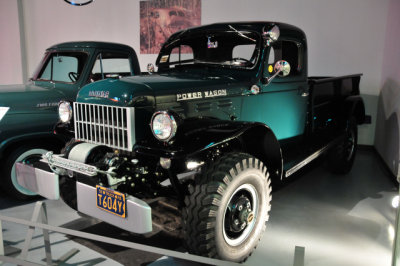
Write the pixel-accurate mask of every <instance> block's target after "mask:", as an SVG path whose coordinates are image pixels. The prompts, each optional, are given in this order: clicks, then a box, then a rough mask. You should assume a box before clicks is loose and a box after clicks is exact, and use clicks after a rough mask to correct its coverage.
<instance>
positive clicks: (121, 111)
mask: <svg viewBox="0 0 400 266" xmlns="http://www.w3.org/2000/svg"><path fill="white" fill-rule="evenodd" d="M74 110H75V112H74V119H75V138H76V139H77V140H81V141H86V142H89V143H95V144H101V145H107V146H109V147H112V148H116V149H121V150H128V151H130V150H131V149H132V146H133V144H134V143H135V134H134V132H135V129H134V125H135V123H134V120H133V119H134V108H133V107H114V106H108V105H100V104H86V103H74Z"/></svg>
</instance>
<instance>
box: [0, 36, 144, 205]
mask: <svg viewBox="0 0 400 266" xmlns="http://www.w3.org/2000/svg"><path fill="white" fill-rule="evenodd" d="M138 73H140V69H139V63H138V60H137V57H136V53H135V51H134V50H133V49H132V48H131V47H129V46H126V45H121V44H115V43H105V42H68V43H60V44H57V45H54V46H52V47H50V48H48V49H47V50H46V53H45V55H44V57H43V60H42V61H41V63H40V65H39V67H38V68H37V70H36V71H35V73H34V75H33V78H32V79H31V80H30V82H29V83H28V84H25V85H3V86H0V161H1V164H0V170H1V182H0V184H1V186H2V187H3V189H4V191H6V192H7V193H8V194H9V195H11V196H13V197H15V198H18V199H27V198H29V196H31V195H34V194H35V193H32V192H31V191H29V190H26V189H25V188H23V187H21V186H19V185H18V183H17V181H16V176H15V162H17V161H22V160H25V159H29V157H31V156H34V155H37V154H42V153H44V152H46V151H48V150H53V151H59V150H60V148H61V147H63V146H64V145H65V142H64V138H60V137H59V136H60V135H55V134H53V128H54V125H55V123H56V122H57V121H58V118H59V117H58V112H57V109H58V104H59V102H60V101H61V100H67V101H70V102H72V101H74V100H75V98H76V95H77V93H78V90H79V89H80V88H82V87H83V86H84V85H85V84H87V83H91V82H94V81H96V80H100V79H104V78H106V76H107V75H110V74H114V75H115V74H118V75H120V76H123V75H125V76H126V75H129V76H131V75H136V74H138ZM64 107H65V108H68V106H64Z"/></svg>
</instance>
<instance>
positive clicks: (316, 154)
mask: <svg viewBox="0 0 400 266" xmlns="http://www.w3.org/2000/svg"><path fill="white" fill-rule="evenodd" d="M340 140H342V138H341V137H340V138H338V139H336V140H334V141H331V142H330V143H329V144H328V145H326V146H325V147H323V148H321V149H319V150H317V151H316V152H314V153H313V154H311V155H310V156H308V157H307V158H306V159H304V160H303V161H301V162H300V163H298V164H296V165H295V166H293V167H292V168H290V169H289V170H287V171H286V172H285V177H289V176H291V175H293V174H294V173H296V172H297V171H299V170H300V169H301V168H303V167H304V166H306V165H307V164H309V163H310V162H312V161H314V160H315V159H317V158H318V157H319V156H321V155H322V154H324V153H325V152H326V151H327V150H328V149H330V148H331V147H332V146H333V145H335V144H336V143H338V142H339V141H340Z"/></svg>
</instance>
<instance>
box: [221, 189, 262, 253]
mask: <svg viewBox="0 0 400 266" xmlns="http://www.w3.org/2000/svg"><path fill="white" fill-rule="evenodd" d="M258 205H259V199H258V195H257V191H256V189H255V188H254V186H252V185H250V184H243V185H241V186H240V187H238V188H237V189H236V190H235V192H234V193H233V194H232V196H231V197H230V199H229V202H228V205H227V208H226V209H225V213H224V219H223V224H224V226H223V228H224V229H223V235H224V239H225V241H226V242H227V243H228V244H229V245H231V246H238V245H240V244H241V243H243V241H245V240H246V239H247V237H248V236H249V235H250V233H251V231H252V229H253V227H254V225H255V223H256V221H257V219H256V218H257V210H258Z"/></svg>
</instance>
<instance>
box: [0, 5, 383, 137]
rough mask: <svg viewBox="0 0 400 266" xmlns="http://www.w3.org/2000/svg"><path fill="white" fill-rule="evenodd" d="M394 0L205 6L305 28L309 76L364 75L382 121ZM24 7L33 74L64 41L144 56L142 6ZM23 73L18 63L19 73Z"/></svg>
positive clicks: (233, 16) (218, 15) (370, 106)
mask: <svg viewBox="0 0 400 266" xmlns="http://www.w3.org/2000/svg"><path fill="white" fill-rule="evenodd" d="M1 1H4V0H1ZM12 1H13V0H7V2H12ZM14 1H16V0H14ZM389 2H390V0H380V1H376V0H337V1H332V0H280V1H272V0H249V1H243V0H219V1H215V0H202V24H207V23H212V22H221V21H246V20H272V21H273V20H275V21H281V22H287V23H291V24H294V25H297V26H299V27H300V28H302V29H303V30H304V31H305V33H306V35H307V37H308V47H309V50H308V51H309V75H347V74H354V73H363V74H364V76H363V77H362V79H361V93H362V94H363V96H364V98H365V99H366V103H367V112H368V113H369V114H372V115H373V119H372V120H373V122H374V123H375V117H376V116H375V115H376V110H377V108H376V105H377V97H378V95H379V92H380V89H381V80H382V74H381V73H382V64H383V50H384V40H385V32H386V23H387V19H386V18H387V14H388V7H389ZM2 3H4V2H2ZM23 7H24V21H25V24H24V25H25V31H26V40H27V71H28V73H29V74H32V73H33V71H34V69H35V67H36V65H37V63H38V62H39V60H40V59H41V57H42V55H43V52H44V50H45V49H46V48H47V47H49V46H51V45H52V44H55V43H59V42H64V41H74V40H101V41H111V42H120V43H124V44H128V45H130V46H132V47H133V48H134V49H135V50H136V51H137V52H139V51H140V50H139V0H114V1H109V0H96V1H94V2H93V3H92V4H90V5H87V6H83V7H76V6H70V5H68V4H66V3H65V2H64V1H62V0H35V1H29V0H23ZM0 34H2V35H3V32H0ZM138 56H139V60H140V65H141V68H142V70H145V68H146V65H147V63H149V62H152V63H154V61H155V59H156V56H155V55H140V54H138ZM10 64H11V65H13V62H12V61H11V62H4V61H2V60H1V61H0V68H7V67H10ZM18 67H20V66H18V65H13V68H18ZM4 83H7V82H6V80H5V79H4V78H3V76H0V84H4ZM374 128H375V125H374V124H373V125H364V126H362V127H361V128H360V137H359V141H360V143H361V144H373V142H374V134H375V129H374Z"/></svg>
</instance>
